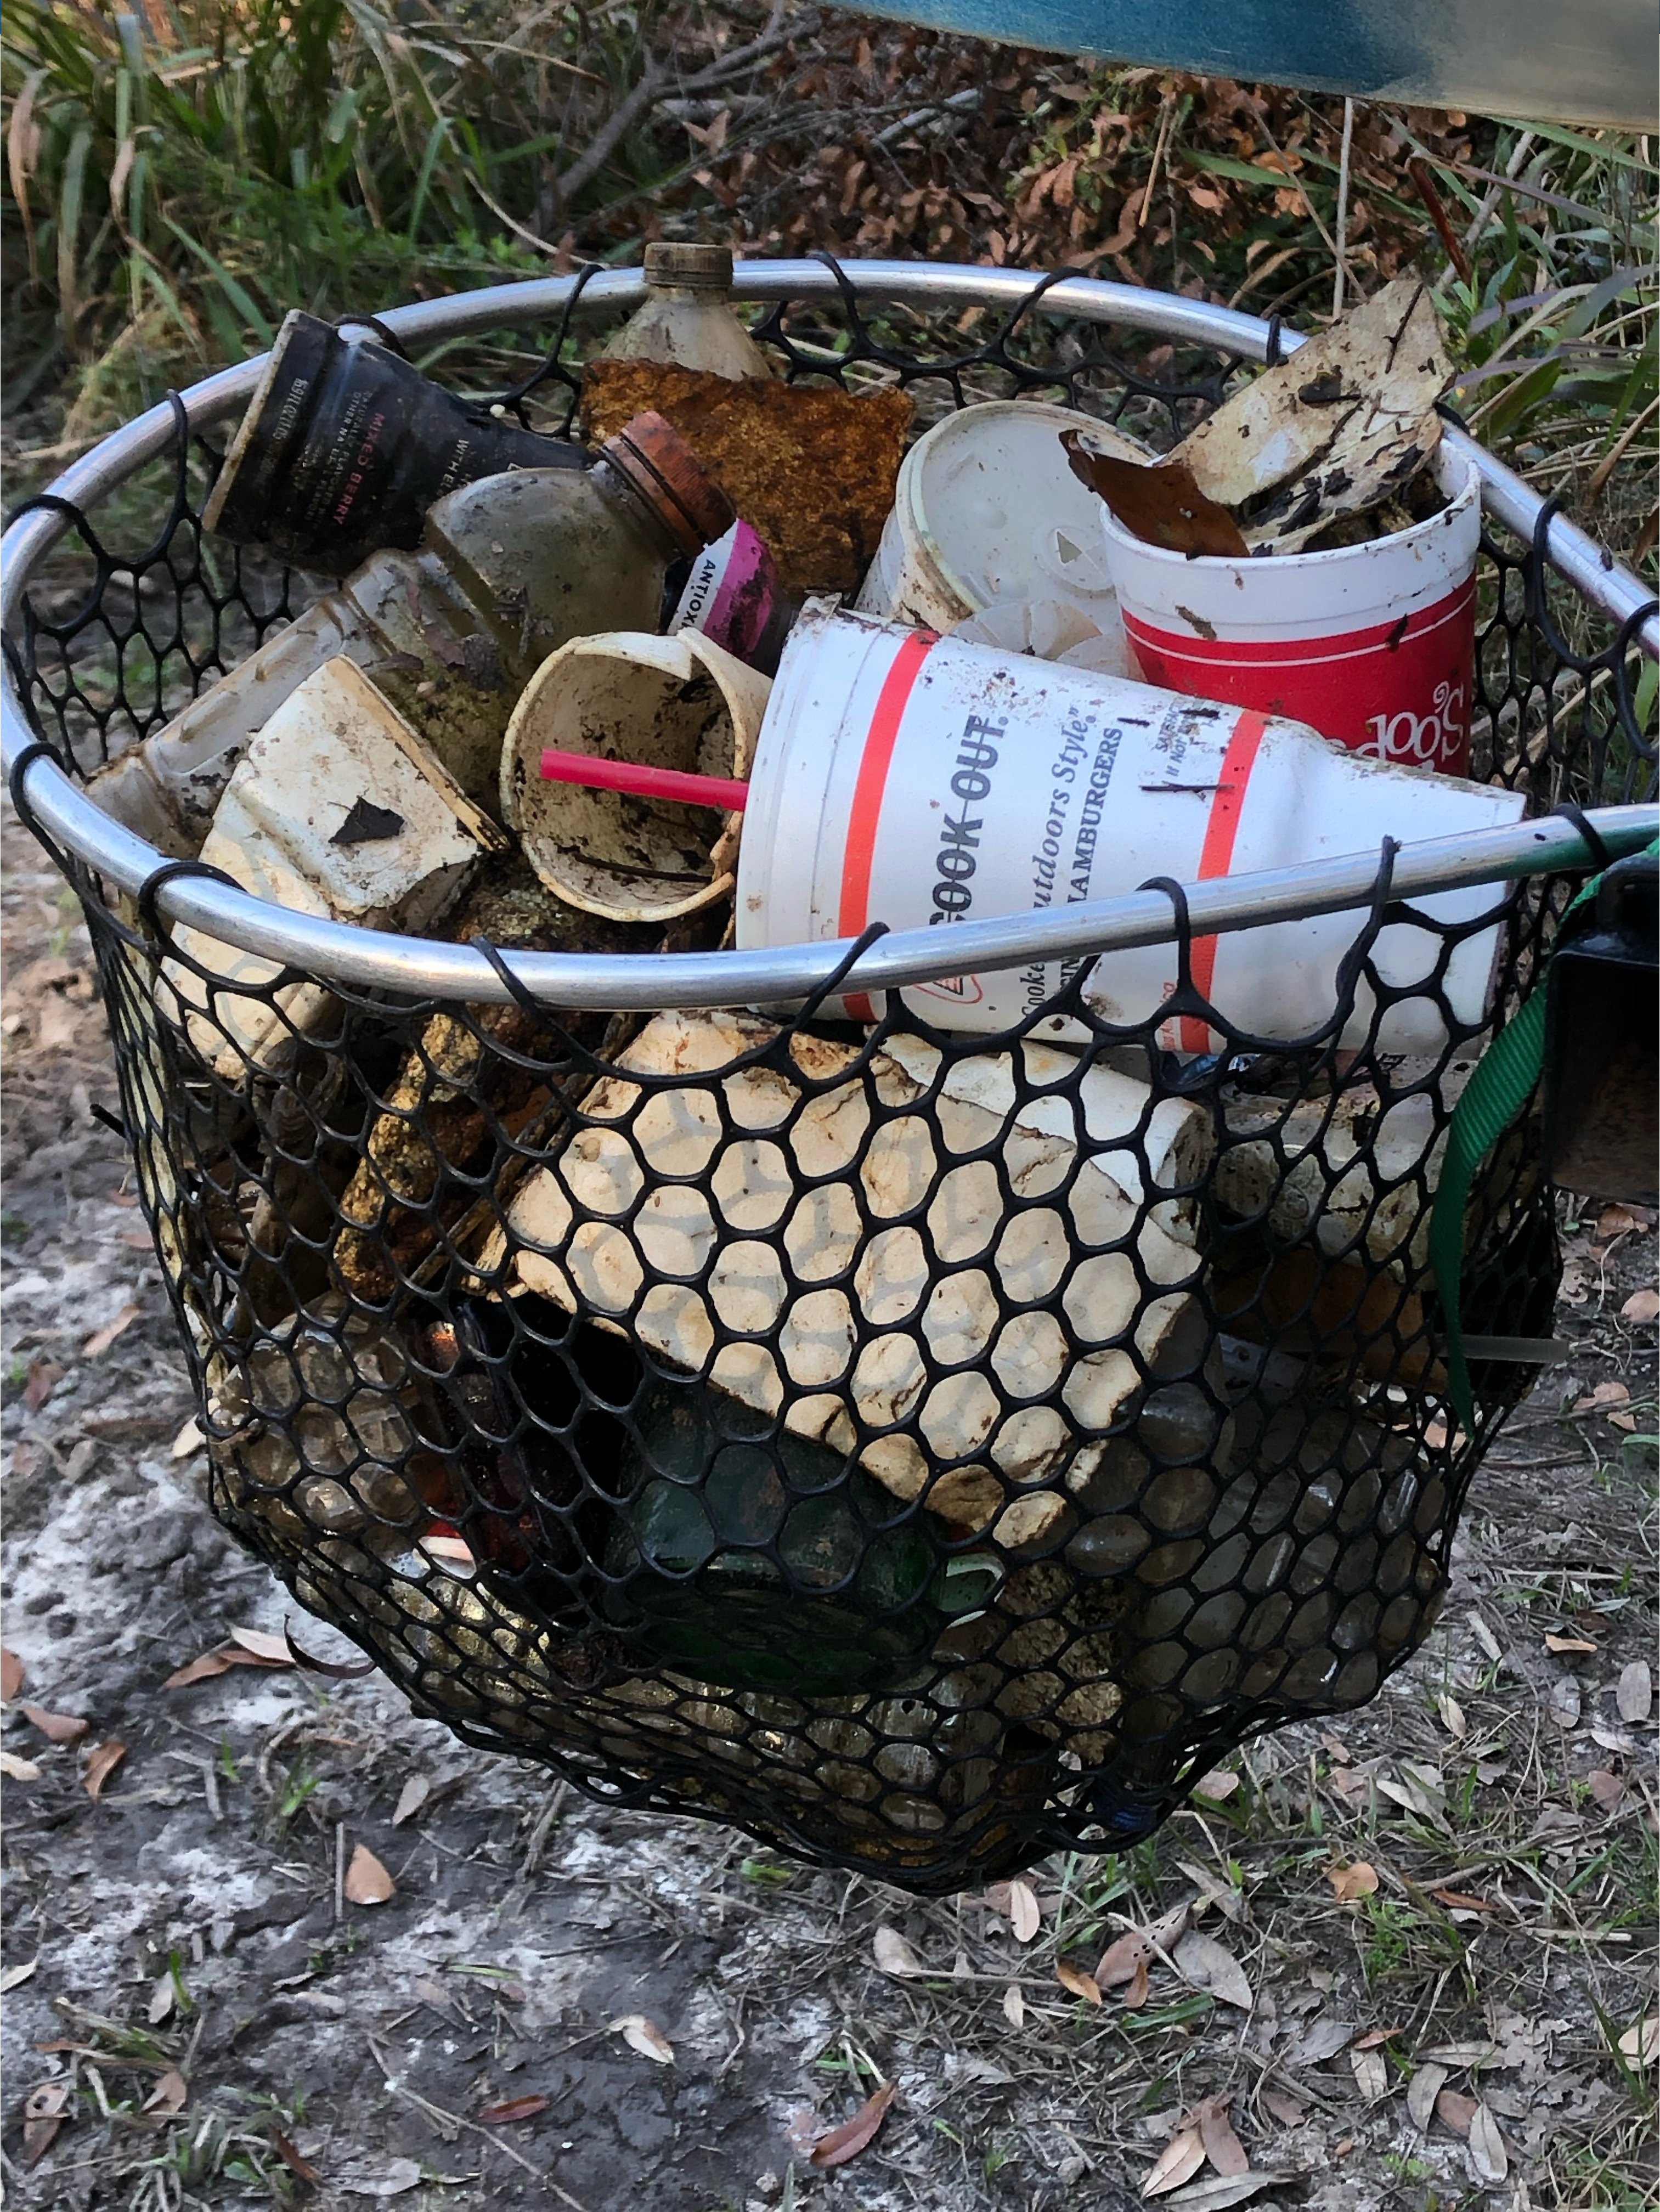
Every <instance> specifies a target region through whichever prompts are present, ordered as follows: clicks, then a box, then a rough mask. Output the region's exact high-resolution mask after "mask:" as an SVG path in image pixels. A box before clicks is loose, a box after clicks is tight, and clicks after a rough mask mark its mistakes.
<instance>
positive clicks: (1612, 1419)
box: [1608, 1408, 1637, 1436]
mask: <svg viewBox="0 0 1660 2212" xmlns="http://www.w3.org/2000/svg"><path fill="white" fill-rule="evenodd" d="M1608 1426H1609V1427H1610V1428H1611V1429H1623V1430H1624V1431H1626V1434H1627V1436H1630V1435H1631V1434H1632V1433H1633V1431H1634V1430H1635V1429H1636V1426H1637V1416H1636V1414H1635V1413H1621V1412H1620V1410H1619V1409H1618V1408H1616V1409H1615V1410H1614V1412H1613V1413H1610V1414H1609V1415H1608Z"/></svg>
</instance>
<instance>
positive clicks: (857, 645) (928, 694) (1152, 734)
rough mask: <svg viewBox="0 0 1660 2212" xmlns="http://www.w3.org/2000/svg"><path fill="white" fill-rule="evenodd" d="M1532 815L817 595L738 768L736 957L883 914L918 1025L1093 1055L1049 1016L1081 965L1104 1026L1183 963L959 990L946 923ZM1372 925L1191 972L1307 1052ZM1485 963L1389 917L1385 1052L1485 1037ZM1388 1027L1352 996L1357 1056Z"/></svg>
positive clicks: (1470, 904)
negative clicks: (930, 975)
mask: <svg viewBox="0 0 1660 2212" xmlns="http://www.w3.org/2000/svg"><path fill="white" fill-rule="evenodd" d="M1523 804H1524V802H1523V798H1522V796H1521V794H1520V793H1517V792H1511V791H1505V790H1501V789H1499V788H1498V787H1495V786H1491V785H1487V784H1475V783H1464V782H1461V781H1458V780H1457V779H1456V777H1452V776H1444V775H1414V774H1409V773H1408V772H1407V771H1406V770H1404V769H1402V768H1400V767H1397V766H1395V764H1393V763H1389V762H1384V761H1378V760H1371V759H1365V758H1363V757H1359V756H1358V755H1357V754H1355V753H1353V752H1349V751H1347V750H1344V749H1343V748H1341V746H1338V745H1334V744H1328V743H1327V742H1326V740H1325V739H1324V738H1322V737H1320V736H1318V735H1316V732H1314V731H1312V730H1310V729H1306V728H1304V727H1302V726H1299V725H1298V724H1297V723H1294V722H1289V721H1285V720H1278V719H1276V718H1274V717H1271V716H1268V715H1266V714H1262V713H1261V712H1259V711H1258V710H1257V709H1256V708H1238V707H1227V706H1219V705H1215V704H1213V703H1212V702H1209V701H1207V700H1203V699H1193V698H1178V697H1177V696H1174V695H1173V694H1171V692H1168V691H1158V690H1152V688H1151V687H1150V686H1148V685H1146V684H1137V683H1134V682H1132V681H1131V680H1130V679H1129V678H1126V677H1116V676H1107V675H1101V674H1098V673H1097V672H1095V671H1091V670H1084V669H1075V668H1067V667H1062V666H1060V665H1056V664H1055V663H1054V662H1050V661H1042V660H1034V659H1031V658H1030V657H1029V656H1028V655H1026V654H1025V653H1007V652H1003V651H1000V650H999V649H998V648H996V647H989V646H982V645H970V644H966V643H964V642H963V641H960V640H958V639H957V638H953V637H938V636H936V635H934V633H933V631H931V630H925V629H902V628H900V627H898V626H897V625H896V624H892V623H877V622H873V621H871V620H870V619H869V618H868V617H863V616H860V615H857V614H840V613H837V612H836V611H835V609H834V608H832V607H830V606H829V605H826V604H824V603H823V602H810V603H809V605H807V607H806V610H805V611H804V612H803V614H802V616H801V618H800V621H799V622H798V623H796V625H795V628H794V630H793V631H792V633H791V635H790V641H789V643H788V645H787V647H785V650H784V658H783V660H782V662H781V665H780V667H779V671H778V678H777V681H776V683H775V684H774V685H773V689H772V695H771V697H770V699H769V702H768V706H767V711H766V715H765V718H764V720H763V722H762V725H761V733H760V737H759V738H758V740H757V744H756V750H755V758H754V762H753V763H752V765H751V769H750V789H749V805H748V808H747V811H746V812H745V817H744V831H743V841H742V844H741V847H740V850H739V866H738V901H737V904H738V942H739V945H740V946H742V947H745V949H750V948H759V947H761V946H765V945H794V944H801V943H805V942H811V941H812V940H815V939H834V938H848V937H856V936H857V935H858V934H859V933H860V932H861V931H862V930H864V929H865V928H866V927H868V926H869V924H870V923H872V922H873V921H885V922H886V923H887V924H888V925H889V926H890V927H891V928H894V929H914V928H916V927H925V926H926V927H933V928H935V929H936V930H937V931H938V933H939V980H938V981H933V982H930V983H925V984H921V985H918V986H916V987H913V988H911V989H909V990H907V991H906V992H905V993H904V994H903V998H904V1001H905V1004H906V1006H908V1007H909V1008H910V1010H911V1011H912V1012H914V1013H915V1014H916V1015H919V1016H921V1018H923V1019H925V1020H927V1021H928V1022H930V1023H932V1024H934V1026H935V1027H937V1028H939V1029H946V1030H980V1031H989V1030H1003V1029H1008V1028H1012V1027H1013V1026H1014V1025H1015V1024H1018V1023H1019V1022H1021V1021H1023V1020H1027V1019H1031V1018H1034V1017H1035V1018H1036V1024H1035V1029H1034V1034H1036V1035H1037V1036H1041V1037H1043V1038H1061V1039H1068V1040H1076V1039H1081V1038H1082V1037H1084V1036H1086V1035H1087V1034H1088V1032H1087V1031H1086V1030H1085V1028H1084V1025H1083V1024H1079V1023H1077V1022H1074V1021H1071V1020H1068V1019H1067V1018H1062V1017H1060V1016H1055V1015H1052V1014H1047V1013H1045V1012H1044V1011H1043V1010H1044V1008H1045V1006H1046V1005H1047V1003H1048V1001H1049V1000H1050V999H1051V998H1052V997H1054V995H1055V994H1056V993H1058V992H1059V991H1060V990H1061V989H1062V987H1064V986H1065V985H1066V984H1067V982H1069V981H1071V980H1072V978H1073V976H1074V975H1076V974H1077V973H1078V971H1079V969H1085V968H1087V969H1088V970H1089V973H1088V975H1087V978H1086V981H1085V985H1084V997H1085V1001H1086V1003H1087V1004H1088V1005H1089V1006H1091V1008H1092V1009H1093V1010H1095V1011H1097V1012H1098V1013H1099V1014H1100V1015H1101V1016H1102V1017H1104V1018H1105V1019H1106V1020H1108V1021H1110V1022H1114V1023H1122V1024H1139V1023H1141V1022H1145V1021H1147V1020H1150V1019H1154V1018H1157V1016H1158V1011H1159V1008H1160V1007H1161V1006H1163V1005H1164V1002H1165V1001H1166V1000H1168V999H1169V997H1170V995H1171V992H1172V991H1173V990H1174V989H1175V987H1176V983H1177V959H1176V950H1175V947H1174V946H1173V945H1169V944H1165V945H1147V946H1144V947H1141V948H1139V949H1137V950H1134V951H1124V952H1114V953H1110V954H1107V955H1104V957H1101V958H1100V959H1098V960H1097V961H1094V962H1093V963H1091V962H1090V961H1089V960H1087V959H1083V960H1067V961H1061V960H1049V961H1037V962H1034V963H1032V964H1031V966H1029V967H1025V968H1020V969H1006V970H1003V971H1001V972H996V973H988V974H984V975H975V974H964V973H960V972H958V969H957V967H956V964H955V963H953V961H952V949H951V948H952V925H953V924H955V923H957V922H960V921H975V920H978V919H979V918H980V917H982V916H983V915H1009V914H1024V913H1025V912H1027V911H1029V910H1030V909H1031V908H1042V907H1064V906H1068V905H1073V904H1078V903H1081V902H1087V901H1091V900H1096V899H1106V898H1113V897H1116V896H1119V895H1120V894H1121V893H1123V892H1126V891H1132V890H1134V889H1135V888H1136V886H1137V885H1138V884H1141V883H1143V882H1145V880H1146V878H1148V877H1149V876H1173V877H1175V878H1177V881H1178V882H1181V883H1199V882H1203V881H1204V880H1206V879H1207V878H1212V877H1217V876H1227V875H1240V874H1245V873H1248V872H1251V871H1253V870H1256V869H1262V868H1276V867H1286V866H1292V865H1294V864H1296V863H1298V862H1301V861H1308V860H1327V859H1331V858H1335V857H1336V856H1337V855H1338V854H1353V853H1371V854H1375V853H1376V852H1377V849H1378V841H1379V839H1380V838H1382V837H1383V836H1385V835H1387V836H1393V837H1396V838H1399V839H1400V840H1401V841H1402V842H1403V843H1406V842H1412V841H1414V840H1416V839H1420V838H1429V837H1450V836H1465V835H1468V834H1469V833H1471V832H1473V831H1476V830H1480V829H1489V828H1493V827H1496V826H1498V825H1499V824H1500V823H1510V822H1514V821H1516V820H1517V818H1518V817H1520V815H1521V813H1522V811H1523ZM1422 910H1423V912H1424V913H1425V915H1426V916H1428V917H1430V918H1431V921H1432V923H1446V922H1455V921H1469V920H1471V919H1473V918H1474V917H1475V916H1476V915H1493V914H1494V912H1495V899H1494V895H1493V891H1492V890H1490V889H1488V888H1487V887H1485V886H1477V887H1476V888H1475V889H1474V890H1460V891H1450V892H1442V893H1438V895H1437V896H1434V897H1433V898H1429V899H1426V900H1425V901H1423V902H1422ZM1358 927H1359V921H1358V918H1357V916H1355V915H1353V914H1332V915H1309V916H1307V917H1306V918H1305V919H1304V920H1302V921H1294V922H1279V923H1275V924H1274V925H1273V926H1272V927H1265V928H1262V929H1251V930H1242V931H1238V932H1235V933H1230V934H1228V935H1225V936H1219V937H1207V938H1201V939H1196V940H1195V944H1194V945H1193V947H1192V956H1191V957H1192V972H1193V976H1194V981H1195V983H1196V984H1197V985H1198V987H1199V989H1200V991H1201V993H1202V994H1204V996H1205V997H1207V999H1208V1000H1210V1001H1211V1003H1212V1004H1213V1006H1217V1007H1219V1009H1220V1010H1221V1011H1222V1012H1223V1013H1224V1014H1225V1017H1226V1018H1227V1019H1228V1020H1229V1021H1230V1022H1231V1024H1233V1025H1234V1026H1235V1027H1236V1028H1237V1029H1240V1030H1249V1031H1250V1032H1252V1033H1254V1034H1255V1035H1256V1036H1275V1037H1296V1036H1302V1035H1303V1034H1304V1033H1305V1032H1306V1031H1307V1030H1309V1029H1310V1027H1311V1026H1312V1024H1314V1023H1315V1022H1316V1021H1318V1020H1319V1018H1321V1015H1322V1014H1323V1012H1325V1010H1326V1009H1327V1008H1329V1006H1331V1005H1332V1004H1333V1002H1334V1000H1335V993H1336V975H1337V967H1338V963H1339V962H1340V960H1341V958H1342V957H1343V955H1344V953H1345V952H1346V951H1347V949H1348V948H1349V946H1350V945H1352V944H1353V940H1354V936H1355V933H1356V930H1357V928H1358ZM1497 949H1498V928H1497V924H1496V921H1495V923H1494V926H1493V927H1488V928H1486V929H1483V930H1479V931H1475V930H1473V931H1471V932H1470V933H1468V935H1466V936H1463V937H1462V938H1460V939H1458V940H1457V941H1456V943H1455V944H1453V945H1450V946H1449V945H1446V943H1445V942H1444V939H1442V937H1441V936H1440V935H1439V934H1438V932H1437V930H1436V929H1435V928H1434V927H1431V928H1428V929H1421V928H1419V927H1416V926H1415V925H1414V923H1412V922H1409V921H1390V922H1389V923H1388V924H1386V926H1385V927H1383V929H1382V930H1381V931H1380V932H1379V933H1378V937H1377V943H1376V945H1374V947H1373V951H1372V957H1371V968H1372V969H1373V970H1375V972H1376V973H1377V975H1378V976H1379V978H1380V979H1381V980H1382V981H1383V982H1384V983H1385V984H1386V985H1387V986H1389V987H1390V988H1391V1000H1390V1003H1389V1005H1388V1006H1385V1007H1384V1008H1383V1010H1382V1013H1381V1017H1379V1018H1378V1042H1379V1045H1380V1047H1381V1048H1382V1049H1383V1050H1384V1051H1387V1052H1401V1053H1422V1052H1432V1051H1435V1050H1438V1048H1440V1046H1441V1045H1442V1044H1443V1043H1444V1042H1445V1036H1446V1030H1445V1020H1444V1011H1443V1009H1444V1006H1449V1005H1450V1006H1451V1008H1452V1010H1453V1013H1454V1017H1455V1018H1456V1020H1457V1021H1458V1022H1459V1023H1460V1024H1475V1023H1476V1022H1478V1021H1479V1020H1480V1019H1481V1016H1482V1014H1483V1012H1484V1011H1485V1009H1486V1006H1487V1000H1488V996H1489V994H1490V992H1491V989H1492V983H1493V961H1494V956H1495V954H1496V951H1497ZM1395 992H1400V993H1402V994H1408V995H1403V996H1400V997H1395V996H1394V995H1393V994H1394V993H1395ZM825 1011H826V1012H829V1013H832V1014H833V1013H835V1012H838V1011H839V1012H842V1014H844V1015H845V1016H847V1017H848V1018H851V1019H853V1020H855V1021H869V1020H871V1019H872V1018H874V1016H875V1014H876V1012H877V1011H878V1008H877V1006H875V1005H874V1004H873V1001H872V1000H870V999H869V998H868V997H866V995H864V994H856V993H850V994H848V996H847V997H846V998H845V999H844V1000H841V1001H839V1002H836V1005H835V1006H827V1007H826V1009H825ZM1376 1012H1377V1010H1376V1009H1375V1008H1374V1006H1373V1004H1372V1000H1371V983H1370V981H1366V982H1363V984H1362V986H1361V987H1360V988H1359V992H1358V993H1357V996H1356V1002H1355V1011H1354V1015H1353V1019H1352V1021H1351V1022H1350V1024H1348V1027H1347V1030H1346V1033H1345V1036H1344V1039H1343V1042H1346V1043H1348V1044H1359V1043H1362V1042H1365V1038H1366V1036H1367V1034H1368V1031H1369V1030H1370V1028H1371V1023H1372V1020H1373V1018H1374V1015H1375V1013H1376ZM1160 1033H1161V1036H1162V1038H1163V1041H1164V1043H1166V1044H1167V1045H1168V1046H1169V1047H1171V1048H1172V1049H1174V1050H1177V1051H1183V1052H1207V1051H1215V1050H1217V1049H1219V1046H1220V1044H1221V1042H1223V1040H1222V1039H1221V1038H1219V1036H1216V1035H1215V1034H1214V1033H1213V1031H1212V1030H1211V1028H1210V1026H1209V1024H1207V1023H1206V1022H1204V1021H1202V1020H1200V1019H1198V1018H1195V1017H1194V1016H1192V1015H1190V1014H1189V1015H1183V1016H1182V1017H1181V1018H1174V1019H1169V1020H1166V1021H1165V1022H1164V1024H1162V1025H1161V1032H1160Z"/></svg>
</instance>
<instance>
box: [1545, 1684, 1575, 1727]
mask: <svg viewBox="0 0 1660 2212" xmlns="http://www.w3.org/2000/svg"><path fill="white" fill-rule="evenodd" d="M1579 1702H1580V1700H1579V1685H1578V1682H1576V1681H1575V1680H1574V1679H1573V1677H1572V1674H1564V1675H1562V1676H1560V1679H1559V1680H1556V1681H1554V1682H1553V1683H1552V1684H1551V1686H1550V1700H1549V1703H1550V1717H1551V1718H1552V1719H1553V1720H1554V1722H1555V1723H1556V1725H1557V1727H1558V1728H1560V1729H1571V1728H1577V1727H1578V1724H1579Z"/></svg>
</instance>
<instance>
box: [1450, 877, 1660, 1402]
mask: <svg viewBox="0 0 1660 2212" xmlns="http://www.w3.org/2000/svg"><path fill="white" fill-rule="evenodd" d="M1648 850H1649V851H1650V852H1651V853H1660V837H1657V838H1656V840H1655V842H1654V843H1653V844H1652V845H1651V846H1650V847H1649V848H1648ZM1601 883H1602V877H1601V876H1600V875H1596V876H1593V877H1592V878H1591V879H1590V882H1589V883H1588V884H1585V885H1584V888H1583V889H1582V890H1580V891H1579V893H1578V896H1576V897H1575V898H1574V900H1573V902H1572V904H1571V905H1570V906H1569V908H1568V909H1567V913H1566V914H1565V915H1563V916H1562V921H1561V922H1559V923H1558V925H1557V930H1558V935H1559V937H1560V932H1561V929H1562V927H1563V926H1564V925H1565V924H1566V921H1567V919H1568V915H1571V914H1574V913H1576V912H1577V911H1578V908H1581V907H1582V906H1584V904H1585V903H1586V902H1587V901H1588V900H1590V899H1594V898H1595V897H1596V892H1597V887H1598V885H1599V884H1601ZM1548 973H1549V962H1548V960H1547V962H1546V967H1545V970H1544V973H1543V974H1541V978H1540V981H1539V982H1538V983H1537V984H1536V985H1535V987H1534V989H1533V990H1532V991H1531V992H1530V993H1529V996H1528V1000H1527V1002H1526V1004H1525V1005H1524V1006H1523V1008H1522V1011H1521V1012H1520V1013H1518V1014H1517V1017H1516V1018H1515V1020H1514V1021H1512V1022H1511V1023H1509V1024H1506V1026H1505V1028H1504V1029H1502V1030H1500V1031H1499V1035H1498V1036H1496V1037H1495V1038H1494V1039H1493V1042H1492V1043H1491V1044H1490V1045H1489V1046H1488V1048H1487V1051H1486V1052H1485V1053H1484V1054H1482V1055H1481V1061H1480V1063H1479V1064H1478V1066H1477V1067H1476V1070H1475V1073H1474V1074H1473V1075H1472V1076H1471V1078H1470V1079H1469V1081H1468V1083H1467V1084H1466V1085H1465V1086H1464V1091H1463V1095H1462V1097H1461V1098H1460V1099H1459V1101H1458V1103H1457V1106H1456V1108H1455V1109H1454V1110H1453V1116H1452V1125H1451V1127H1450V1129H1449V1130H1448V1132H1447V1152H1446V1158H1444V1160H1443V1161H1442V1163H1441V1180H1440V1183H1439V1185H1438V1188H1437V1190H1436V1194H1435V1206H1434V1209H1433V1211H1432V1213H1431V1215H1430V1266H1431V1267H1432V1269H1433V1271H1434V1274H1435V1286H1436V1290H1437V1291H1438V1294H1439V1297H1440V1300H1441V1318H1442V1323H1443V1326H1444V1330H1445V1333H1446V1367H1447V1395H1448V1397H1449V1398H1450V1399H1451V1401H1452V1405H1453V1410H1454V1411H1455V1412H1456V1414H1457V1416H1458V1418H1459V1420H1460V1421H1461V1422H1462V1424H1463V1426H1464V1429H1465V1431H1466V1432H1467V1433H1468V1432H1469V1431H1473V1430H1474V1428H1475V1394H1474V1392H1473V1391H1472V1390H1471V1388H1470V1377H1469V1367H1468V1363H1467V1361H1466V1360H1465V1358H1464V1331H1463V1327H1462V1321H1461V1319H1460V1315H1459V1295H1460V1290H1461V1286H1462V1277H1463V1273H1464V1215H1465V1212H1466V1209H1467V1208H1468V1205H1469V1194H1470V1185H1471V1184H1472V1183H1473V1182H1475V1171H1476V1170H1477V1169H1478V1168H1479V1167H1480V1166H1481V1163H1482V1161H1483V1160H1484V1159H1485V1158H1487V1154H1488V1152H1491V1151H1492V1149H1493V1146H1495V1145H1496V1144H1497V1143H1498V1141H1499V1139H1500V1137H1502V1136H1503V1135H1504V1133H1505V1130H1506V1129H1508V1128H1509V1127H1510V1126H1511V1122H1512V1121H1515V1119H1516V1117H1517V1115H1518V1114H1519V1113H1520V1112H1521V1111H1522V1109H1523V1107H1524V1106H1525V1105H1526V1104H1527V1103H1528V1101H1529V1099H1530V1098H1531V1097H1532V1096H1533V1094H1534V1092H1535V1090H1537V1088H1538V1086H1539V1077H1540V1073H1541V1069H1542V1068H1543V1066H1544V1062H1545V985H1546V980H1547V978H1548Z"/></svg>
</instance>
